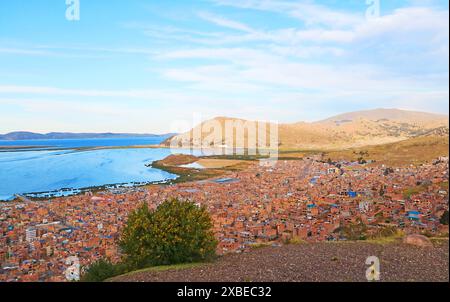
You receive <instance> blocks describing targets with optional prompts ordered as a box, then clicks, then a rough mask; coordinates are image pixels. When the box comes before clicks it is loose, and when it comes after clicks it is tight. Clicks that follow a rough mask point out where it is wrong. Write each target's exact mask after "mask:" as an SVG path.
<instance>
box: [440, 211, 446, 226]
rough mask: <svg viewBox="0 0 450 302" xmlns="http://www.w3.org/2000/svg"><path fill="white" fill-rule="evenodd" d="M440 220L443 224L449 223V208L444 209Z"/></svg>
mask: <svg viewBox="0 0 450 302" xmlns="http://www.w3.org/2000/svg"><path fill="white" fill-rule="evenodd" d="M439 222H440V223H441V224H443V225H448V210H446V211H444V213H443V214H442V216H441V218H440V219H439Z"/></svg>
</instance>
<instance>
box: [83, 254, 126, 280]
mask: <svg viewBox="0 0 450 302" xmlns="http://www.w3.org/2000/svg"><path fill="white" fill-rule="evenodd" d="M126 272H127V267H126V266H125V265H124V264H121V263H119V264H113V263H111V262H110V261H109V260H105V259H101V260H99V261H97V262H94V263H93V264H91V265H90V266H89V267H88V268H87V270H86V272H85V273H84V274H83V275H82V277H81V280H80V281H82V282H101V281H104V280H106V279H108V278H111V277H114V276H117V275H121V274H124V273H126Z"/></svg>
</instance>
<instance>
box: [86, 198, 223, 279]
mask: <svg viewBox="0 0 450 302" xmlns="http://www.w3.org/2000/svg"><path fill="white" fill-rule="evenodd" d="M119 246H120V248H121V249H122V252H123V253H124V257H123V261H122V262H120V263H112V262H110V261H109V260H107V259H102V260H100V261H98V262H96V263H94V264H92V265H91V266H89V267H88V268H87V270H86V273H85V274H83V276H82V281H86V282H96V281H104V280H106V279H108V278H111V277H113V276H117V275H121V274H125V273H127V272H131V271H135V270H139V269H143V268H148V267H157V266H161V265H163V266H167V265H169V266H170V265H176V264H186V263H198V262H202V261H208V260H211V259H213V258H214V257H215V251H216V246H217V241H216V239H215V238H214V234H213V232H212V222H211V219H210V217H209V214H208V212H207V211H206V209H205V208H204V207H198V206H197V205H196V204H194V203H193V202H180V201H178V200H176V199H172V200H168V201H166V202H164V203H163V204H161V205H160V206H159V207H158V208H157V209H156V210H154V211H152V210H150V209H149V208H148V206H147V204H145V203H144V204H142V205H141V206H140V207H139V208H138V209H136V210H135V211H134V212H132V213H131V214H130V215H129V217H128V221H127V224H126V226H125V228H124V230H123V232H122V234H121V239H120V242H119Z"/></svg>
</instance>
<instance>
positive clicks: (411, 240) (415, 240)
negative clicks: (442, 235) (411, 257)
mask: <svg viewBox="0 0 450 302" xmlns="http://www.w3.org/2000/svg"><path fill="white" fill-rule="evenodd" d="M403 242H404V243H406V244H411V245H415V246H420V247H433V244H432V243H431V241H430V239H428V238H427V237H425V236H423V235H419V234H412V235H408V236H406V237H405V238H403Z"/></svg>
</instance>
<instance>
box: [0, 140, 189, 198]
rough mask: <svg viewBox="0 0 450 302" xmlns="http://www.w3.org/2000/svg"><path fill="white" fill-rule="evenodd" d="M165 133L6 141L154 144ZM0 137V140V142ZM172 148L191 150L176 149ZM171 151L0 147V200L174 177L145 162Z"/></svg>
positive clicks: (61, 145)
mask: <svg viewBox="0 0 450 302" xmlns="http://www.w3.org/2000/svg"><path fill="white" fill-rule="evenodd" d="M164 139H165V138H155V137H150V138H136V139H133V138H126V139H87V140H46V141H42V140H41V141H14V142H8V144H10V146H19V145H21V146H31V145H34V146H44V145H45V146H51V147H56V148H78V147H93V146H96V147H99V146H134V145H147V144H159V143H160V142H161V141H162V140H164ZM1 145H2V142H0V146H1ZM176 152H177V153H191V152H190V150H177V151H176ZM170 154H171V150H170V149H164V148H136V149H133V148H129V149H100V150H82V151H77V150H73V149H67V150H42V149H37V150H28V151H14V152H0V200H8V199H10V198H11V197H13V196H14V194H26V193H37V192H51V191H56V192H52V194H53V196H58V195H68V194H70V193H71V192H72V191H71V190H66V191H61V189H80V188H88V187H96V186H104V185H113V184H123V185H125V186H126V185H127V184H128V185H130V184H133V183H148V182H157V181H165V180H170V179H175V178H176V175H173V174H170V173H167V172H164V171H161V170H158V169H153V168H149V167H146V166H145V165H146V164H149V163H151V162H153V161H155V160H159V159H162V158H164V157H166V156H168V155H170Z"/></svg>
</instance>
